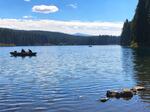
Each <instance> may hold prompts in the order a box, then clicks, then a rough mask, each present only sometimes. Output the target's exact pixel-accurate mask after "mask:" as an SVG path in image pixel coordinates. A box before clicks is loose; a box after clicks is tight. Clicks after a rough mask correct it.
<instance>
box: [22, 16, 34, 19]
mask: <svg viewBox="0 0 150 112" xmlns="http://www.w3.org/2000/svg"><path fill="white" fill-rule="evenodd" d="M22 18H23V19H32V18H33V17H32V16H23V17H22Z"/></svg>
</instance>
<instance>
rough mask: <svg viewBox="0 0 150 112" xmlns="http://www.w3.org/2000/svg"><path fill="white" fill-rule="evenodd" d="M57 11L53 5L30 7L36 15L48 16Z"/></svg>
mask: <svg viewBox="0 0 150 112" xmlns="http://www.w3.org/2000/svg"><path fill="white" fill-rule="evenodd" d="M57 11H59V8H58V7H57V6H55V5H35V6H33V7H32V12H37V13H44V14H49V13H55V12H57Z"/></svg>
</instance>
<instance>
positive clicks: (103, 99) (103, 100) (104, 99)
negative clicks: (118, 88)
mask: <svg viewBox="0 0 150 112" xmlns="http://www.w3.org/2000/svg"><path fill="white" fill-rule="evenodd" d="M108 100H109V98H101V99H100V101H101V102H103V103H104V102H106V101H108Z"/></svg>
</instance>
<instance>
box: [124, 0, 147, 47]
mask: <svg viewBox="0 0 150 112" xmlns="http://www.w3.org/2000/svg"><path fill="white" fill-rule="evenodd" d="M127 24H128V25H127ZM121 43H122V45H131V46H133V47H138V46H150V0H139V3H138V5H137V9H136V12H135V16H134V18H133V20H132V21H131V22H128V23H127V22H125V25H124V28H123V32H122V35H121Z"/></svg>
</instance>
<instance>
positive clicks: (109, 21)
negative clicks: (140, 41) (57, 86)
mask: <svg viewBox="0 0 150 112" xmlns="http://www.w3.org/2000/svg"><path fill="white" fill-rule="evenodd" d="M137 2H138V0H0V18H1V19H0V27H10V28H16V29H19V28H18V26H19V25H20V26H22V27H21V28H22V29H27V30H30V29H33V30H34V29H35V30H37V29H38V28H39V26H42V28H40V30H48V31H59V32H65V33H71V34H73V33H89V34H96V35H97V34H111V33H112V34H113V35H119V34H120V32H121V27H122V26H121V25H122V23H123V22H124V21H125V19H126V18H128V19H129V20H131V19H132V18H133V15H134V13H135V8H136V5H137ZM43 21H44V22H45V23H47V25H46V24H44V25H43V24H41V22H43ZM4 22H5V24H4ZM7 22H8V23H7ZM54 22H55V23H56V24H55V25H54ZM10 23H11V24H12V25H11V26H10V25H9V24H10ZM27 23H30V25H31V24H34V26H33V28H31V26H30V25H28V26H27ZM52 23H53V24H52ZM82 23H83V24H82ZM89 23H90V24H89ZM63 24H64V26H62V25H63ZM86 24H89V25H91V28H90V29H88V30H87V31H84V30H86V28H87V26H86ZM96 24H97V26H96ZM17 25H18V26H17ZM23 25H25V26H23ZM38 25H39V26H38ZM53 25H54V27H57V28H55V29H50V28H48V27H50V26H53ZM59 25H60V26H61V27H64V28H66V29H65V31H64V30H62V29H63V28H62V29H60V28H59ZM119 25H120V26H119ZM35 26H38V27H36V28H35ZM66 26H67V27H66ZM114 26H115V28H116V29H115V31H114V33H113V32H109V31H107V30H110V29H113V27H114ZM92 27H93V30H97V32H95V31H93V32H92ZM21 28H20V29H21ZM71 28H72V29H71ZM119 28H120V29H119ZM77 29H78V30H77ZM80 29H84V30H83V32H81V31H80Z"/></svg>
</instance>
